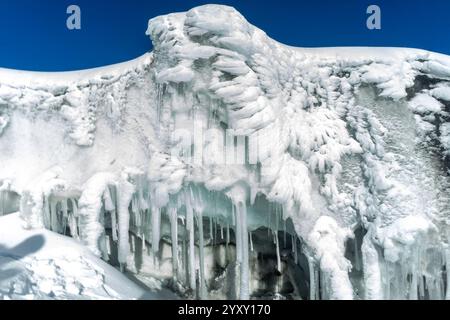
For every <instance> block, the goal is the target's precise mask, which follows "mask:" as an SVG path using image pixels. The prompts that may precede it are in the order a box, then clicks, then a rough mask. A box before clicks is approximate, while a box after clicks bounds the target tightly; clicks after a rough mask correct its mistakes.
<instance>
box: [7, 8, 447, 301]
mask: <svg viewBox="0 0 450 320" xmlns="http://www.w3.org/2000/svg"><path fill="white" fill-rule="evenodd" d="M147 34H148V35H149V36H150V37H151V39H152V41H153V46H154V51H153V52H152V53H149V54H146V55H144V56H143V57H141V58H138V59H136V60H134V61H131V62H129V63H125V64H120V65H116V66H111V67H105V68H100V69H94V70H88V71H82V72H72V73H62V74H43V73H31V72H17V71H11V70H0V134H1V135H0V164H1V165H0V214H6V213H10V212H14V211H17V210H20V212H21V216H22V218H23V219H24V223H25V226H26V227H27V228H32V229H33V228H42V227H45V228H48V229H50V230H52V231H55V232H58V233H61V234H64V235H69V236H72V237H73V238H75V239H77V240H79V241H80V242H81V243H83V244H85V245H86V246H87V247H88V248H90V249H91V251H92V252H93V253H94V254H95V255H97V256H99V257H102V258H103V259H105V260H107V261H109V262H110V263H111V264H113V265H115V266H118V267H120V268H121V269H122V270H124V271H125V270H127V271H128V272H132V273H134V274H136V276H137V277H138V278H139V279H141V280H142V281H143V282H145V281H146V279H147V276H150V275H151V276H152V277H155V276H156V277H160V278H165V279H169V280H168V282H167V283H168V284H170V286H171V288H172V289H173V290H176V291H177V292H178V293H179V294H180V295H182V296H184V297H194V298H200V299H208V298H240V299H249V298H263V297H267V296H269V297H271V298H280V297H284V298H286V297H291V298H299V299H444V298H450V289H449V286H448V283H449V281H450V279H449V277H450V276H449V273H448V272H447V268H448V262H449V260H450V251H449V248H448V235H449V227H448V223H449V220H448V217H449V209H450V207H449V206H450V202H449V195H450V189H449V187H450V186H449V182H450V181H449V178H448V174H449V173H450V172H449V159H450V121H449V120H450V114H449V112H450V58H449V57H447V56H444V55H440V54H436V53H432V52H427V51H424V50H416V49H400V48H324V49H302V48H293V47H288V46H285V45H282V44H280V43H278V42H276V41H274V40H272V39H270V38H269V37H268V36H267V35H266V34H265V33H264V32H263V31H261V30H260V29H258V28H256V27H254V26H252V25H250V24H249V23H248V22H247V21H246V20H245V18H244V17H243V16H242V15H240V14H239V13H238V12H237V11H236V10H234V9H233V8H231V7H226V6H218V5H207V6H201V7H197V8H194V9H192V10H190V11H188V12H186V13H177V14H169V15H165V16H161V17H157V18H154V19H152V20H150V21H149V26H148V31H147Z"/></svg>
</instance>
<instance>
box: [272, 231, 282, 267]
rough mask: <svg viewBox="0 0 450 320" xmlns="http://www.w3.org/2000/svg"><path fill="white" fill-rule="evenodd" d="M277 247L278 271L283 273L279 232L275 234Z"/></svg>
mask: <svg viewBox="0 0 450 320" xmlns="http://www.w3.org/2000/svg"><path fill="white" fill-rule="evenodd" d="M274 237H275V246H276V248H277V270H278V272H280V273H281V257H280V244H279V241H278V232H274Z"/></svg>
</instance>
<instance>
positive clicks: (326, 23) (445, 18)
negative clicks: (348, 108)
mask: <svg viewBox="0 0 450 320" xmlns="http://www.w3.org/2000/svg"><path fill="white" fill-rule="evenodd" d="M205 3H221V4H228V5H231V6H234V7H235V8H236V9H238V10H239V11H240V12H241V13H242V14H243V15H244V16H245V17H246V18H247V19H248V20H249V21H250V22H251V23H253V24H254V25H256V26H258V27H260V28H261V29H263V30H264V31H266V32H267V34H269V36H271V37H272V38H274V39H276V40H278V41H280V42H283V43H286V44H289V45H293V46H304V47H316V46H321V47H323V46H396V47H415V48H423V49H428V50H433V51H437V52H442V53H447V54H450V36H449V34H450V1H448V0H428V1H423V0H422V1H421V0H386V1H382V0H378V1H376V0H310V1H303V0H290V1H289V0H276V1H275V0H234V1H217V0H215V1H213V0H210V1H196V0H165V1H164V0H127V1H125V0H122V1H119V0H69V1H68V0H39V1H36V0H0V43H1V44H0V67H6V68H14V69H22V70H40V71H63V70H77V69H84V68H90V67H96V66H102V65H107V64H112V63H117V62H121V61H126V60H129V59H132V58H135V57H138V56H140V55H141V54H143V53H145V52H147V51H149V50H151V42H150V40H149V39H148V38H147V37H146V36H145V30H146V27H147V21H148V19H150V18H152V17H154V16H157V15H161V14H165V13H169V12H177V11H186V10H188V9H190V8H192V7H194V6H197V5H201V4H205ZM71 4H76V5H78V6H80V8H81V11H82V29H81V30H79V31H69V30H68V29H67V28H66V19H67V17H68V15H67V14H66V8H67V7H68V6H69V5H71ZM370 4H377V5H379V6H380V7H381V10H382V11H381V12H382V29H381V30H373V31H371V30H368V29H367V28H366V19H367V15H366V8H367V7H368V5H370Z"/></svg>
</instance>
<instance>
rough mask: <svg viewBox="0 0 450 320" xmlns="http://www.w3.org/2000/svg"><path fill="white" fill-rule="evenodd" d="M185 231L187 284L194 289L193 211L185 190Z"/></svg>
mask: <svg viewBox="0 0 450 320" xmlns="http://www.w3.org/2000/svg"><path fill="white" fill-rule="evenodd" d="M186 231H187V232H188V233H189V254H188V268H187V269H188V274H189V286H190V288H191V289H192V290H194V291H195V289H196V287H197V286H196V281H195V243H194V241H195V238H194V212H193V209H192V204H191V198H190V195H189V194H188V193H187V192H186Z"/></svg>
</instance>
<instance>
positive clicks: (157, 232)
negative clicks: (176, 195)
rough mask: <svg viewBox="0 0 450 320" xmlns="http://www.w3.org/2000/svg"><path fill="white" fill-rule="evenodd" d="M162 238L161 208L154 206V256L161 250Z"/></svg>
mask: <svg viewBox="0 0 450 320" xmlns="http://www.w3.org/2000/svg"><path fill="white" fill-rule="evenodd" d="M160 238H161V208H158V207H155V206H152V253H153V256H154V258H156V257H157V254H158V252H159V241H160Z"/></svg>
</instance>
